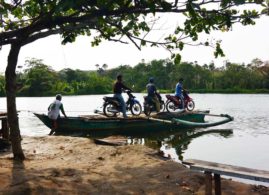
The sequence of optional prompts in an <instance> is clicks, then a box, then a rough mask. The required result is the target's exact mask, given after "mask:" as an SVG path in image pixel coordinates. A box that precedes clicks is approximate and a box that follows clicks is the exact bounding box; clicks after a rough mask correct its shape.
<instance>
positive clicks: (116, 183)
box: [0, 136, 269, 195]
mask: <svg viewBox="0 0 269 195" xmlns="http://www.w3.org/2000/svg"><path fill="white" fill-rule="evenodd" d="M22 146H23V149H24V152H25V155H26V157H27V160H25V161H24V162H23V163H21V162H15V161H13V160H12V159H11V157H12V155H11V154H10V152H5V153H0V194H204V177H203V174H200V173H197V172H192V171H190V170H189V169H187V168H185V167H184V166H182V165H181V164H179V163H176V162H173V161H171V160H169V159H165V158H162V157H161V156H160V155H158V151H155V150H152V149H150V148H148V147H146V146H143V145H125V146H105V145H96V144H95V143H94V142H93V141H92V140H90V139H87V138H77V137H64V136H50V137H49V136H46V137H24V138H23V141H22ZM222 192H223V194H229V195H230V194H242V195H243V194H244V195H246V194H269V190H268V188H265V187H262V186H254V185H247V184H243V183H239V182H234V181H231V180H225V179H224V180H223V181H222Z"/></svg>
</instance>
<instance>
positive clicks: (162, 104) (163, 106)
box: [160, 102, 165, 112]
mask: <svg viewBox="0 0 269 195" xmlns="http://www.w3.org/2000/svg"><path fill="white" fill-rule="evenodd" d="M160 112H165V103H164V102H161V104H160Z"/></svg>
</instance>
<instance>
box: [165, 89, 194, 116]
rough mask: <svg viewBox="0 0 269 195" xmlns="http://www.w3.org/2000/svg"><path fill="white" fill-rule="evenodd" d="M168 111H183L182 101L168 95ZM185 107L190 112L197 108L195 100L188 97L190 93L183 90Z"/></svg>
mask: <svg viewBox="0 0 269 195" xmlns="http://www.w3.org/2000/svg"><path fill="white" fill-rule="evenodd" d="M166 98H167V101H166V103H165V104H166V106H165V107H166V109H167V111H168V112H175V111H176V110H182V103H181V102H182V101H181V99H180V98H178V97H176V96H173V95H166ZM183 98H184V106H185V108H186V109H187V110H188V111H192V110H193V109H194V107H195V103H194V101H193V99H192V98H191V97H190V96H189V95H188V91H186V90H183Z"/></svg>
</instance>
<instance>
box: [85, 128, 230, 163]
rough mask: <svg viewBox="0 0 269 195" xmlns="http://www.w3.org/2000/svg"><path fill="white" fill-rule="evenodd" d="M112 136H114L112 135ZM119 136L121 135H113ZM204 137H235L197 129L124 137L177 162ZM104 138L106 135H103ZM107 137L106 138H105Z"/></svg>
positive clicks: (214, 130) (218, 130)
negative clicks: (159, 151) (195, 140)
mask: <svg viewBox="0 0 269 195" xmlns="http://www.w3.org/2000/svg"><path fill="white" fill-rule="evenodd" d="M110 135H112V134H110ZM113 135H119V134H113ZM203 135H215V136H220V137H223V138H230V137H232V135H233V130H232V129H210V130H206V129H196V130H193V129H192V130H187V129H170V130H167V129H166V130H162V131H147V132H144V133H140V134H136V135H135V134H134V133H131V134H129V136H128V134H127V133H126V132H125V133H124V136H128V137H129V139H128V144H132V145H135V144H141V145H146V146H148V147H150V148H153V149H156V150H161V151H163V153H164V156H168V157H170V158H171V156H172V155H173V156H175V157H174V160H175V161H182V160H183V154H184V152H185V151H186V150H187V149H188V145H189V144H190V143H191V142H192V141H193V140H194V139H195V138H198V137H201V136H203ZM102 136H104V135H102ZM88 137H89V138H95V137H100V135H94V136H93V135H91V136H88ZM104 137H106V136H104ZM173 150H174V151H175V152H174V154H170V153H171V151H173Z"/></svg>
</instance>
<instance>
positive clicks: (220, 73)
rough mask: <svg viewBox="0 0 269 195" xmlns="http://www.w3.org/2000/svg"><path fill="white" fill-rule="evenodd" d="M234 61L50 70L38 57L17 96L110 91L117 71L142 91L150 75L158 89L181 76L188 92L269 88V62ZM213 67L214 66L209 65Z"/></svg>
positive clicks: (0, 80) (167, 88)
mask: <svg viewBox="0 0 269 195" xmlns="http://www.w3.org/2000/svg"><path fill="white" fill-rule="evenodd" d="M256 62H257V60H253V62H252V63H250V64H247V65H244V64H235V63H227V64H226V65H225V66H223V67H219V68H215V66H214V64H213V63H211V64H209V65H208V64H204V65H203V66H201V65H198V64H196V63H189V62H181V63H180V64H175V63H174V62H173V61H171V60H153V61H151V62H149V63H145V62H141V63H139V64H137V65H136V66H134V67H131V66H128V65H122V66H118V67H117V68H113V69H109V70H103V71H102V72H104V73H102V74H100V73H99V72H100V71H99V69H98V70H97V71H81V70H72V69H63V70H61V71H58V72H57V71H54V70H53V69H51V68H50V66H48V65H45V64H43V62H42V61H41V60H37V59H30V60H27V61H26V63H25V64H26V65H25V66H26V67H27V68H26V69H25V70H24V71H23V72H22V73H21V74H20V75H19V79H18V83H19V84H20V85H21V88H20V89H19V91H18V95H20V96H49V95H55V94H57V93H62V94H64V95H89V94H107V93H112V83H113V81H114V80H115V78H116V76H117V75H118V74H122V75H123V76H124V82H125V83H126V85H128V86H130V87H131V88H132V89H133V90H134V91H135V92H143V91H145V85H146V84H147V83H148V79H149V78H150V77H154V78H155V82H156V85H157V87H158V89H160V90H161V91H163V92H171V93H172V92H173V91H174V88H175V84H176V83H177V81H178V79H179V78H181V77H182V78H184V87H185V88H188V89H189V90H191V91H192V92H214V93H218V92H221V93H236V92H238V93H240V92H241V93H244V92H249V93H250V92H252V93H259V92H266V93H268V92H269V66H268V64H266V63H264V62H262V61H261V60H260V61H259V62H261V64H260V63H258V64H257V63H256ZM213 67H214V68H213ZM4 84H5V83H4V77H3V76H1V77H0V95H1V96H3V95H5V89H4Z"/></svg>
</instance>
